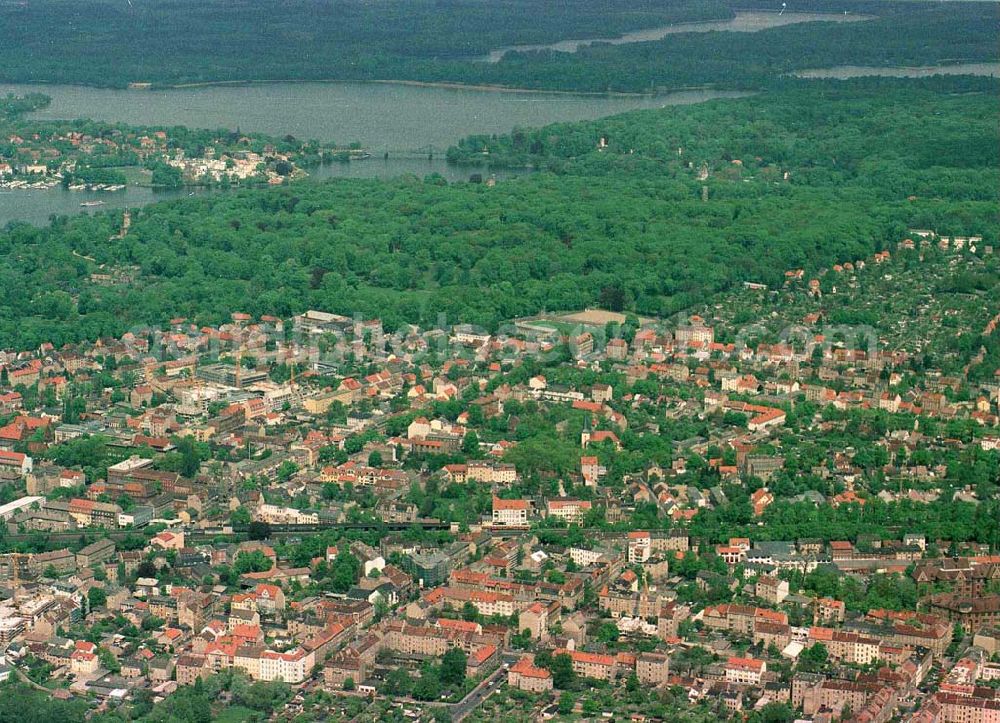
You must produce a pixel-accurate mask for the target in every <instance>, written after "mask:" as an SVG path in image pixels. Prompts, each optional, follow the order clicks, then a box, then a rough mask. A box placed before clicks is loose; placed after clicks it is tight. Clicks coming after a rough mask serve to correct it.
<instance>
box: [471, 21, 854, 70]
mask: <svg viewBox="0 0 1000 723" xmlns="http://www.w3.org/2000/svg"><path fill="white" fill-rule="evenodd" d="M870 18H871V16H869V15H855V14H843V15H841V14H834V13H776V12H764V11H746V12H737V13H736V14H735V17H733V18H731V19H729V20H707V21H704V22H693V23H674V24H673V25H661V26H660V27H656V28H646V29H645V30H636V31H634V32H631V33H626V34H624V35H620V36H618V37H616V38H587V39H583V40H561V41H559V42H558V43H547V44H542V45H509V46H507V47H505V48H497V49H496V50H493V51H491V52H490V54H489V55H487V56H485V57H482V58H477V60H481V61H485V62H487V63H498V62H500V60H501V59H502V58H503V56H504V55H506V54H507V53H509V52H511V51H520V52H529V51H532V50H556V51H558V52H560V53H575V52H576V51H577V50H579V49H580V48H582V47H585V46H587V45H593V44H594V43H608V44H610V45H625V44H626V43H645V42H649V41H652V40H662V39H663V38H665V37H667V36H668V35H676V34H678V33H708V32H712V31H721V32H730V33H756V32H758V31H760V30H767V29H768V28H777V27H781V26H782V25H795V24H797V23H813V22H834V23H851V22H857V21H859V20H869V19H870Z"/></svg>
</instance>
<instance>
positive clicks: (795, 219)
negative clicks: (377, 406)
mask: <svg viewBox="0 0 1000 723" xmlns="http://www.w3.org/2000/svg"><path fill="white" fill-rule="evenodd" d="M976 83H978V85H975V86H974V85H972V84H971V82H970V81H969V80H968V79H959V78H952V79H941V80H936V81H933V82H930V81H889V82H881V83H873V82H861V81H854V82H839V81H829V82H818V81H809V82H805V81H803V82H801V83H798V84H792V85H789V86H788V87H786V88H784V89H783V90H782V91H780V92H778V91H771V92H769V93H762V94H759V95H757V96H754V97H750V98H745V99H741V100H737V101H732V100H726V101H715V102H712V103H707V104H704V105H699V106H687V107H673V108H668V109H663V110H658V111H650V112H638V113H630V114H625V115H622V116H618V117H615V118H611V119H606V120H603V121H594V122H589V123H582V124H572V125H560V126H556V127H552V128H549V129H543V130H540V131H534V132H524V134H523V135H524V137H523V138H521V139H520V140H518V137H519V136H518V134H514V135H512V136H511V137H510V138H509V139H498V140H497V147H498V148H499V149H500V150H501V151H503V150H504V149H510V150H511V152H515V151H516V152H517V153H520V152H521V151H520V150H517V149H518V148H520V146H523V145H524V144H525V143H527V145H528V150H529V152H530V151H534V155H537V156H539V157H540V158H544V159H545V163H544V164H540V165H544V166H546V170H545V171H541V172H538V173H534V174H529V175H527V176H522V177H520V178H516V179H512V180H507V181H503V182H501V183H499V184H497V185H496V186H495V187H490V186H489V185H488V184H477V183H471V182H470V183H455V184H451V185H449V184H448V183H447V182H445V180H444V179H442V178H440V177H434V176H432V177H428V178H425V179H417V178H415V177H404V178H400V179H395V180H390V181H378V180H346V179H345V180H334V181H328V182H323V183H316V182H308V181H307V182H301V183H297V184H293V185H291V186H287V187H282V188H279V189H275V190H266V191H261V190H245V191H238V192H233V193H227V194H221V195H215V196H209V197H202V198H187V199H183V200H179V201H173V202H169V203H163V204H158V205H155V206H152V207H148V208H146V209H143V210H141V211H139V212H137V213H135V214H134V217H133V223H132V228H131V230H130V232H129V234H128V235H127V236H125V237H124V238H119V237H118V231H119V226H120V217H119V216H117V215H113V214H98V215H96V216H93V217H90V216H81V217H76V218H65V217H63V218H57V219H55V220H54V221H53V223H52V224H51V225H50V226H49V227H47V228H36V227H33V226H30V225H27V224H11V225H9V226H8V228H7V229H6V230H5V231H4V232H3V233H0V347H3V348H11V347H15V348H32V347H36V346H37V345H38V344H39V343H41V342H43V341H52V342H54V343H56V344H57V345H59V344H64V343H68V342H74V341H77V340H82V339H94V338H96V337H99V336H104V335H119V334H121V333H123V332H124V331H126V330H128V329H131V328H136V327H141V326H143V325H154V326H159V325H161V324H162V323H164V321H165V320H166V319H169V318H171V317H174V316H186V317H189V318H192V319H194V320H196V321H198V322H199V323H218V322H221V321H223V320H224V319H226V318H228V316H229V314H230V313H231V312H233V311H244V312H248V313H251V314H264V313H270V314H275V315H279V316H285V317H287V316H289V315H291V314H294V313H299V312H301V311H303V310H304V309H307V308H318V309H323V310H328V311H333V312H338V313H346V314H351V313H355V312H357V313H360V314H363V315H365V316H369V317H375V316H378V317H380V318H382V319H383V321H384V324H385V326H386V328H387V329H389V330H395V329H397V328H399V327H400V325H402V324H403V323H421V322H424V323H426V322H433V321H436V320H437V319H438V318H439V316H438V315H439V314H442V313H443V314H446V315H447V318H448V320H449V321H450V322H456V321H463V322H470V323H478V324H481V325H483V326H486V327H489V328H495V327H496V325H497V324H498V323H499V322H500V321H501V320H504V319H509V318H511V317H514V316H518V315H524V314H529V313H534V312H537V311H539V310H543V309H548V310H555V309H575V308H581V307H584V306H587V305H593V304H598V303H601V304H604V305H608V306H612V307H615V308H619V309H625V310H630V311H635V312H638V313H642V314H648V315H667V314H670V313H674V312H677V311H681V310H683V309H686V308H689V307H690V306H691V305H692V304H695V303H700V302H703V301H704V300H706V299H707V298H709V297H710V295H711V294H712V293H713V292H716V291H718V290H720V289H725V288H729V287H731V286H733V285H734V284H738V283H740V282H742V281H757V282H762V283H767V284H770V285H772V286H774V285H780V283H781V281H782V279H783V271H784V270H785V269H788V268H800V267H804V268H808V269H815V268H819V267H825V266H829V265H830V264H831V263H836V262H837V261H844V260H852V259H857V258H861V257H865V256H867V255H869V254H870V253H872V252H873V251H875V250H877V249H881V248H887V247H889V246H891V245H894V244H895V243H896V242H898V241H899V240H900V238H901V237H902V236H903V235H904V234H905V232H906V229H907V228H910V227H915V226H916V227H927V228H936V229H938V230H939V231H940V232H942V233H956V234H980V235H983V236H984V238H985V239H986V243H995V241H996V238H997V213H996V196H995V192H996V189H997V188H998V187H1000V183H998V171H997V159H996V153H997V149H996V144H995V124H996V117H997V112H996V111H997V100H996V98H997V92H996V91H997V83H996V82H995V81H985V80H981V81H976ZM605 136H606V138H607V139H609V140H608V142H607V148H605V149H603V150H600V149H598V147H597V146H598V142H599V140H600V138H601V137H605ZM529 139H531V140H529ZM463 148H465V149H466V150H468V149H469V148H470V146H469V143H468V142H467V143H466V144H465V145H464V146H463ZM588 148H589V149H590V150H587V149H588ZM678 149H680V154H678ZM455 153H458V151H456V152H455ZM737 161H738V163H737ZM702 166H704V167H705V168H707V169H708V170H709V173H708V178H707V179H705V180H700V179H699V178H698V174H699V171H700V169H701V168H702ZM706 189H707V190H706ZM705 194H707V197H706V195H705ZM609 249H613V250H614V253H608V251H609ZM87 257H90V258H87ZM90 259H93V260H90ZM98 265H104V267H105V269H112V270H113V269H115V268H117V267H120V266H123V265H125V266H133V267H135V268H136V270H137V273H136V275H135V276H136V278H135V279H134V281H129V282H122V283H120V284H117V285H112V286H98V285H95V284H92V283H90V281H89V277H90V274H91V273H92V272H94V271H95V270H97V267H98ZM105 273H106V272H105ZM130 276H131V274H130Z"/></svg>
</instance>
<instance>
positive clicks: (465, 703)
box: [451, 653, 518, 723]
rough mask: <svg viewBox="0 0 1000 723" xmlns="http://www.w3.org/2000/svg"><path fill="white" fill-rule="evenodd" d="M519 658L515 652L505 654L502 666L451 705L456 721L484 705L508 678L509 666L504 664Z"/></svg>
mask: <svg viewBox="0 0 1000 723" xmlns="http://www.w3.org/2000/svg"><path fill="white" fill-rule="evenodd" d="M517 659H518V656H517V655H516V654H513V653H507V654H505V655H503V656H502V661H501V664H500V667H498V668H497V669H496V670H494V671H493V672H492V673H490V674H489V675H488V676H486V677H485V678H484V679H483V681H482V682H481V683H480V684H479V685H477V686H476V687H475V688H473V689H472V690H471V691H469V694H468V695H467V696H465V697H464V698H463V699H462V700H460V701H459V702H458V703H453V704H452V705H451V719H452V720H453V721H455V723H458V722H459V721H461V720H463V719H464V718H465V717H466V716H467V715H469V713H471V712H472V711H474V710H475V709H476V708H478V707H479V706H480V705H482V703H483V701H484V700H486V699H487V698H489V697H490V696H491V695H493V694H494V693H496V692H497V690H499V689H500V687H501V686H502V685H503V684H504V682H506V680H507V668H505V667H504V665H507V666H510V665H513V664H514V663H515V662H517Z"/></svg>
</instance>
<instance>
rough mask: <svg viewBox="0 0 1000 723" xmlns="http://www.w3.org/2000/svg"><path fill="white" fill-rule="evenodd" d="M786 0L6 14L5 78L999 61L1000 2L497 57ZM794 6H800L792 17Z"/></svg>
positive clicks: (593, 85)
mask: <svg viewBox="0 0 1000 723" xmlns="http://www.w3.org/2000/svg"><path fill="white" fill-rule="evenodd" d="M778 6H779V3H776V2H773V0H768V1H765V0H674V1H673V2H670V3H662V2H654V1H653V0H613V1H612V2H607V1H604V0H579V1H577V2H566V1H565V0H563V1H560V2H544V3H539V2H534V1H533V0H503V1H499V2H481V1H478V0H434V1H432V0H417V1H413V0H384V1H383V2H379V3H364V2H360V0H341V1H340V2H335V3H327V2H320V0H307V1H306V2H303V3H298V4H288V3H283V2H279V1H278V0H263V1H262V2H246V1H245V0H243V1H237V2H222V1H221V0H212V1H210V2H194V1H193V0H164V1H163V2H157V3H131V4H129V3H122V2H117V1H116V2H111V1H110V0H99V1H98V2H93V3H87V4H86V5H81V4H79V3H72V2H68V0H46V1H45V2H33V3H9V4H4V5H2V6H0V47H3V48H4V62H3V64H2V66H0V80H4V81H10V82H20V83H28V82H51V83H76V84H88V85H99V86H114V87H124V86H126V85H127V84H129V83H131V82H151V83H153V84H157V85H173V84H184V83H199V82H217V81H246V80H375V79H381V80H386V79H396V80H415V81H444V82H460V83H474V84H497V85H505V86H512V87H525V88H545V89H560V90H573V91H589V92H605V91H609V90H613V91H628V92H648V91H650V90H656V89H663V88H681V87H691V86H705V85H713V86H716V87H726V88H760V87H766V86H767V85H769V84H770V83H772V82H774V81H775V79H776V78H777V77H778V76H780V75H781V74H783V73H788V72H790V71H795V70H804V69H810V68H822V67H828V66H835V65H844V64H851V65H876V66H913V65H934V64H937V63H941V62H947V63H955V62H963V61H994V60H995V59H996V47H997V39H998V18H997V14H996V12H995V7H993V5H992V4H991V3H982V2H968V3H963V2H949V3H946V4H941V3H930V2H901V1H894V0H886V1H884V2H873V1H872V0H812V1H811V2H809V3H808V4H806V5H803V6H796V7H795V8H794V11H796V12H829V13H836V14H838V15H840V14H843V13H844V12H851V13H855V14H860V15H870V16H872V17H871V19H869V20H867V21H864V22H852V23H844V24H838V23H832V22H811V23H804V24H798V25H787V26H783V27H776V28H772V29H769V30H764V31H761V32H755V33H730V32H708V33H682V34H674V35H668V36H667V37H666V38H664V39H662V40H658V41H651V42H643V43H635V44H628V45H609V44H595V45H593V46H590V47H586V48H583V49H582V50H581V51H580V52H578V53H572V54H570V53H559V52H532V53H508V54H506V55H505V56H504V57H503V59H502V60H501V61H500V62H498V63H485V62H481V61H480V60H478V58H481V57H482V56H484V55H485V54H486V53H488V52H489V51H490V50H491V49H496V48H500V47H504V46H508V45H514V44H538V43H547V42H552V41H556V40H562V39H567V38H599V37H615V36H617V35H620V34H622V33H624V32H627V31H631V30H637V29H642V28H650V27H657V26H663V25H667V24H672V23H679V22H690V21H703V20H728V19H730V18H732V17H733V15H734V12H735V11H736V10H737V9H738V10H764V11H771V12H773V11H775V10H778V9H779V7H778ZM789 10H790V11H791V10H792V8H789Z"/></svg>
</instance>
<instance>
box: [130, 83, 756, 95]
mask: <svg viewBox="0 0 1000 723" xmlns="http://www.w3.org/2000/svg"><path fill="white" fill-rule="evenodd" d="M281 83H297V84H303V83H320V84H323V85H346V84H349V83H357V84H359V85H400V86H407V87H412V88H440V89H443V90H472V91H479V92H484V93H531V94H538V95H566V96H584V97H591V98H595V97H597V98H607V97H611V98H649V97H655V96H658V95H666V94H668V93H683V92H687V91H699V90H715V88H713V87H711V86H694V87H685V88H677V89H670V90H666V91H655V92H651V93H629V92H625V91H586V90H546V89H544V88H517V87H513V86H509V85H495V84H492V85H491V84H476V83H457V82H451V81H447V80H398V79H379V80H344V79H338V78H326V79H322V78H321V79H306V78H298V79H274V80H268V79H245V80H206V81H200V82H197V83H174V84H171V85H153V86H151V87H149V88H141V89H140V88H131V89H127V88H115V89H114V90H134V91H135V92H137V93H141V92H144V91H147V90H152V91H157V90H187V89H193V88H214V87H226V86H231V87H241V86H252V85H277V84H281ZM732 92H736V93H742V92H748V93H749V92H753V91H749V90H734V91H732Z"/></svg>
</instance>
